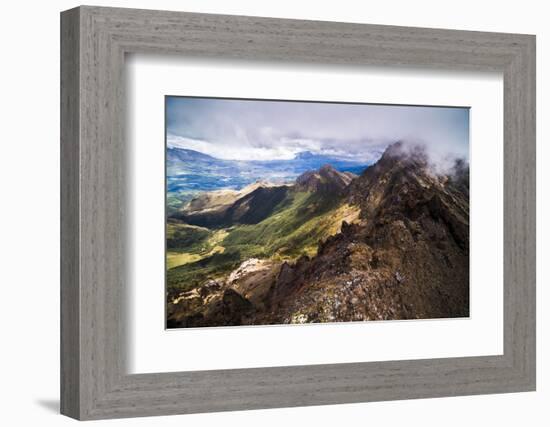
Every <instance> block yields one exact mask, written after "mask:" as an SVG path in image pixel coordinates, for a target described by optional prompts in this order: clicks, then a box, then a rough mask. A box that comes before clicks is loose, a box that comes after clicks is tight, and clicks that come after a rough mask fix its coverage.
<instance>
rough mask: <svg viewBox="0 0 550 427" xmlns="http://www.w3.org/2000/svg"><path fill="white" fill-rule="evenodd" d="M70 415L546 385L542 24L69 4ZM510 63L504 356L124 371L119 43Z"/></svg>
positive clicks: (231, 52) (370, 59)
mask: <svg viewBox="0 0 550 427" xmlns="http://www.w3.org/2000/svg"><path fill="white" fill-rule="evenodd" d="M61 27H62V30H61V37H62V67H61V69H62V94H61V95H62V96H61V104H62V105H61V113H62V114H61V115H62V140H61V144H62V149H61V152H62V154H61V156H62V268H61V270H62V304H61V309H62V331H61V333H62V344H61V345H62V348H61V352H62V379H61V388H62V391H61V400H62V413H64V414H66V415H69V416H71V417H74V418H78V419H100V418H115V417H130V416H149V415H164V414H181V413H193V412H212V411H227V410H242V409H259V408H274V407H282V406H303V405H321V404H336V403H348V402H363V401H378V400H390V399H410V398H422V397H436V396H456V395H465V394H481V393H499V392H514V391H528V390H534V388H535V39H534V36H529V35H518V34H502V33H483V32H470V31H451V30H439V29H422V28H406V27H391V26H379V25H359V24H345V23H334V22H316V21H302V20H283V19H269V18H255V17H242V16H224V15H208V14H195V13H182V12H163V11H146V10H133V9H113V8H97V7H86V6H84V7H80V8H77V9H73V10H70V11H67V12H63V13H62V26H61ZM127 53H151V54H166V53H168V54H177V55H184V56H186V57H213V58H224V59H237V60H263V61H290V62H292V63H293V64H294V65H296V66H300V64H305V63H319V64H328V65H333V66H345V67H361V66H362V65H391V66H393V67H399V66H406V67H422V68H439V69H441V68H444V69H449V70H489V71H501V72H503V74H504V89H505V93H504V104H505V108H504V123H505V128H504V157H505V158H504V162H505V165H504V166H505V177H504V187H505V188H504V192H505V197H504V212H505V214H504V244H505V245H504V246H505V247H504V259H505V266H504V269H505V270H504V274H505V280H504V354H503V355H501V356H487V357H468V358H450V359H429V360H414V361H399V362H369V363H353V364H334V365H313V366H292V367H277V368H260V369H236V370H220V371H204V372H179V373H158V374H140V375H128V374H127V372H126V369H125V356H126V355H125V350H126V345H125V343H126V339H127V338H126V337H127V334H126V325H125V295H126V291H127V289H126V286H127V280H128V277H129V272H128V266H127V264H126V259H127V257H126V250H127V248H126V245H127V241H128V234H127V229H126V227H127V225H126V222H125V217H126V215H125V213H126V212H125V211H126V188H127V186H126V180H127V178H128V177H127V174H126V170H127V166H128V165H126V163H125V162H126V158H127V156H126V154H127V153H126V150H127V148H128V147H127V146H126V141H125V138H124V131H125V130H124V122H125V112H124V103H125V82H124V55H125V54H127Z"/></svg>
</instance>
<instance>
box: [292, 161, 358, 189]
mask: <svg viewBox="0 0 550 427" xmlns="http://www.w3.org/2000/svg"><path fill="white" fill-rule="evenodd" d="M355 177H356V175H354V174H352V173H349V172H338V171H337V170H336V169H334V167H332V166H331V165H329V164H326V165H323V166H321V168H319V170H315V171H307V172H304V173H303V174H302V175H300V176H299V177H298V178H296V188H297V189H298V190H300V191H312V192H325V193H339V192H342V191H343V190H344V189H345V188H346V187H347V186H348V185H349V184H350V183H351V181H352V180H353V179H354V178H355Z"/></svg>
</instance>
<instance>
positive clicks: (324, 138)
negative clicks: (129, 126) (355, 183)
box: [166, 97, 469, 161]
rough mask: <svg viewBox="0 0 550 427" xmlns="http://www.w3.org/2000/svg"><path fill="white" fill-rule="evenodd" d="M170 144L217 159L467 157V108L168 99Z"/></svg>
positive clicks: (358, 159)
mask: <svg viewBox="0 0 550 427" xmlns="http://www.w3.org/2000/svg"><path fill="white" fill-rule="evenodd" d="M166 122H167V135H168V144H170V145H172V146H178V147H183V148H188V149H193V150H196V151H200V152H203V153H205V154H209V155H212V156H214V157H218V158H222V159H234V160H250V159H256V160H271V159H292V158H293V157H294V156H295V155H296V154H297V153H299V152H303V151H310V152H313V153H316V154H326V155H331V156H333V157H340V158H343V159H344V158H345V159H350V160H351V159H355V160H357V161H372V160H373V159H374V160H375V159H376V158H377V157H378V156H379V155H380V153H381V152H382V151H383V150H384V148H385V147H386V146H387V145H388V144H390V143H392V142H395V141H397V140H408V141H414V142H417V143H422V144H423V145H425V146H426V147H427V148H428V150H429V151H433V152H434V153H437V156H438V157H443V156H453V157H464V158H468V149H469V147H468V141H469V110H468V109H467V108H452V107H451V108H446V107H422V106H390V105H374V104H337V103H318V102H314V103H313V102H285V101H259V100H228V99H212V98H189V97H169V98H167V103H166Z"/></svg>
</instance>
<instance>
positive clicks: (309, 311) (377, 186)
mask: <svg viewBox="0 0 550 427" xmlns="http://www.w3.org/2000/svg"><path fill="white" fill-rule="evenodd" d="M321 169H323V168H322V167H321V168H320V169H319V170H317V171H310V173H306V174H303V175H305V176H302V177H301V178H300V177H298V178H297V180H296V181H300V182H297V183H296V184H295V187H297V188H292V187H290V186H289V187H288V190H287V194H286V196H285V198H286V197H290V199H289V200H290V204H289V205H288V206H286V205H285V206H282V207H281V208H278V209H274V210H273V211H272V212H271V214H270V215H268V216H266V217H265V218H264V219H262V220H261V221H260V222H257V223H256V224H250V225H246V226H244V227H245V229H242V230H241V228H242V226H239V227H241V228H239V227H237V228H236V229H234V230H233V229H230V230H229V234H228V236H227V237H225V239H224V240H223V241H222V242H221V245H225V246H227V247H226V251H225V252H224V255H223V256H224V257H225V258H224V259H227V263H226V264H224V265H225V267H224V268H225V269H226V270H223V271H227V273H224V272H223V271H222V270H215V271H216V273H215V274H210V275H206V276H204V277H205V281H204V282H202V283H203V285H204V286H201V285H200V284H199V285H198V286H199V287H198V288H193V289H201V292H202V294H201V295H202V296H201V295H199V296H197V294H196V292H195V290H193V289H188V290H183V291H177V290H174V291H173V292H171V293H169V296H168V325H169V327H199V326H215V325H228V324H274V323H283V324H284V323H310V322H334V321H362V320H381V319H414V318H441V317H446V318H447V317H465V316H467V315H468V314H469V199H468V195H469V180H468V177H469V167H468V165H467V164H466V163H465V162H459V161H457V162H455V167H454V168H453V169H452V170H451V171H450V172H449V173H448V174H444V175H438V174H436V173H434V171H433V170H432V168H431V165H430V162H429V159H428V156H427V153H426V152H425V150H424V149H423V148H422V147H416V146H405V145H404V144H403V143H396V144H392V145H390V146H389V147H388V148H387V149H386V151H385V152H384V154H383V155H382V157H381V158H380V159H379V160H378V162H376V163H375V164H374V165H372V166H371V167H369V168H367V169H365V170H364V171H363V172H362V173H361V174H360V175H359V176H353V177H351V176H349V175H343V174H342V173H341V172H338V171H336V170H335V169H334V168H331V167H326V168H325V169H323V170H321ZM334 171H335V172H336V175H334ZM342 175H343V176H342ZM344 176H345V177H346V178H344ZM323 177H329V178H330V179H332V178H335V181H334V182H332V184H334V183H339V184H338V185H334V186H329V188H330V189H331V192H326V191H325V190H324V187H322V186H321V184H322V178H323ZM330 179H329V181H330ZM340 180H343V181H344V184H345V185H342V182H341V181H340ZM291 189H292V191H291ZM297 189H298V190H300V191H296V190H297ZM250 194H251V193H250ZM329 194H332V195H334V194H337V197H328V195H329ZM297 195H302V196H300V197H301V198H300V199H299V200H300V204H296V200H298V199H295V198H296V197H297ZM290 207H292V209H293V210H292V211H291V212H292V213H291V215H292V216H290V217H288V218H289V220H285V221H287V222H280V224H281V225H283V224H289V225H292V224H293V218H294V219H295V220H296V219H299V218H301V215H304V214H306V215H307V216H306V217H304V220H300V221H305V220H306V219H307V220H308V221H318V220H317V218H322V219H323V221H324V222H322V223H319V224H325V225H323V227H325V228H323V229H322V230H324V231H323V233H324V234H321V235H320V236H322V237H321V238H319V240H317V241H316V243H315V250H313V251H307V253H302V254H301V255H300V254H295V256H294V257H293V258H292V257H291V258H288V257H285V256H283V257H282V258H280V257H279V256H273V254H271V255H269V254H270V252H269V253H265V252H262V251H259V252H258V251H257V250H253V251H252V252H250V255H246V253H247V252H246V251H245V252H243V250H244V249H246V248H248V247H249V246H248V245H250V244H251V243H254V242H257V241H258V239H260V240H261V239H263V237H262V236H264V235H266V234H265V233H266V232H267V231H264V224H267V223H270V222H271V223H273V225H276V224H279V223H278V222H276V219H277V218H278V217H279V216H281V215H283V214H285V212H286V211H287V210H288V209H289V208H290ZM329 219H330V221H334V220H336V221H337V220H338V219H339V220H340V223H339V225H338V227H336V228H335V227H334V226H333V225H331V226H330V227H328V225H327V224H329V222H327V221H329ZM274 221H275V222H274ZM294 223H295V224H296V225H295V226H294V227H299V226H300V222H295V221H294ZM246 227H248V228H246ZM327 227H328V228H327ZM269 230H271V231H270V232H269V233H273V232H274V231H276V230H278V228H269ZM280 230H281V233H283V234H282V236H292V235H293V233H294V231H293V229H292V228H289V229H286V230H283V229H280ZM320 230H321V228H320V225H318V223H317V222H313V223H311V226H308V228H307V231H306V232H305V234H304V233H301V234H298V235H297V236H296V237H299V238H300V239H304V238H307V236H308V234H307V233H313V232H318V231H320ZM245 231H246V233H248V234H243V233H244V232H245ZM235 233H237V234H235ZM316 235H317V234H316ZM246 236H247V237H246ZM269 236H270V234H267V235H266V238H268V241H269ZM245 237H246V238H245ZM285 239H286V240H288V241H289V242H295V243H292V245H294V246H295V245H298V244H299V242H300V240H293V239H292V238H290V237H285ZM289 239H290V240H289ZM286 240H285V241H286ZM245 243H246V246H243V244H245ZM255 244H256V243H255ZM254 247H255V246H252V248H254ZM234 250H237V251H239V252H238V254H239V255H235V256H234V258H231V256H232V255H231V254H237V252H231V251H234ZM246 250H247V251H248V249H246ZM285 250H286V249H285V247H284V246H283V247H280V248H279V249H277V252H276V253H277V254H285V253H286V252H285ZM254 251H256V252H254ZM281 251H282V252H281ZM254 253H256V254H257V255H256V256H254V255H253V254H254ZM243 256H244V258H243ZM251 260H257V261H251ZM201 262H206V261H205V260H203V261H201ZM182 268H183V269H184V270H186V269H187V267H186V266H183V267H182ZM176 270H177V269H176ZM182 271H183V270H182ZM186 271H187V270H186ZM212 271H214V270H212ZM228 277H231V280H229V279H228Z"/></svg>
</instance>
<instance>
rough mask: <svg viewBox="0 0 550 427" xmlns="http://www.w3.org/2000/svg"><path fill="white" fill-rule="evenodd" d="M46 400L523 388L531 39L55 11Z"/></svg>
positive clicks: (529, 325) (179, 405) (157, 406)
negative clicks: (53, 247)
mask: <svg viewBox="0 0 550 427" xmlns="http://www.w3.org/2000/svg"><path fill="white" fill-rule="evenodd" d="M61 56H62V61H61V88H62V94H61V122H62V123H61V165H62V174H61V184H62V186H61V187H62V194H61V199H62V206H61V231H62V236H61V243H62V245H61V247H62V262H61V273H62V274H61V411H62V413H63V414H65V415H68V416H70V417H73V418H77V419H102V418H117V417H134V416H151V415H167V414H184V413H196V412H213V411H228V410H243V409H259V408H275V407H285V406H286V407H288V406H305V405H321V404H337V403H350V402H365V401H380V400H392V399H410V398H423V397H437V396H458V395H467V394H482V393H504V392H519V391H531V390H535V371H536V366H535V365H536V363H535V37H534V36H531V35H520V34H503V33H484V32H467V31H454V30H439V29H437V30H436V29H423V28H405V27H391V26H373V25H363V24H361V25H359V24H347V23H334V22H316V21H299V20H282V19H271V18H257V17H242V16H224V15H210V14H196V13H182V12H164V11H146V10H133V9H113V8H103V7H88V6H83V7H79V8H76V9H71V10H69V11H66V12H63V13H62V14H61Z"/></svg>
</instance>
